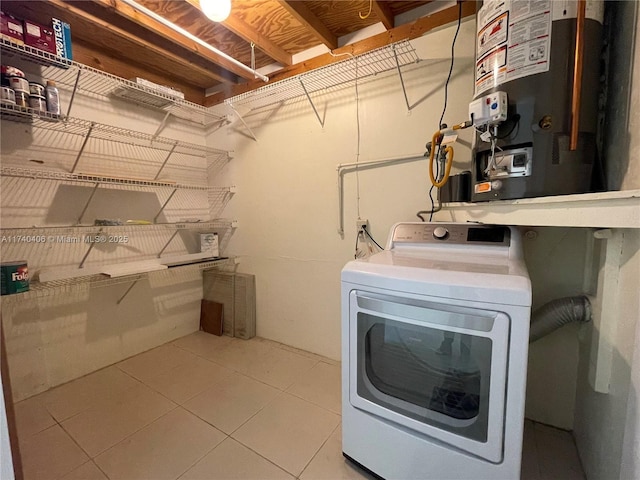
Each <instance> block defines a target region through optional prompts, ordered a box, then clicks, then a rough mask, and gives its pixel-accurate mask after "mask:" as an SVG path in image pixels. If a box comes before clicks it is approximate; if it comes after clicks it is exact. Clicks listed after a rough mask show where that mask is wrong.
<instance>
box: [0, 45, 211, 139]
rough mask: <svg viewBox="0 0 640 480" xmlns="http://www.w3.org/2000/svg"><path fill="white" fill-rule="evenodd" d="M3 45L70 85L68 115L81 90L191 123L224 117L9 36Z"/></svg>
mask: <svg viewBox="0 0 640 480" xmlns="http://www.w3.org/2000/svg"><path fill="white" fill-rule="evenodd" d="M0 48H1V50H2V53H3V54H5V55H7V56H17V57H19V58H23V59H25V60H27V61H29V62H33V63H37V64H38V65H42V66H43V67H45V70H44V71H43V72H42V73H43V76H45V77H46V78H48V79H51V80H55V81H56V83H58V84H59V85H62V86H64V87H66V88H69V89H70V90H71V91H72V92H73V93H72V97H71V101H70V102H69V107H68V111H67V115H69V113H70V111H71V105H72V103H73V97H74V96H75V93H76V92H78V91H81V92H84V93H90V94H94V95H98V96H102V97H107V98H108V97H112V96H113V97H120V98H124V99H125V100H128V101H132V102H136V103H138V104H141V105H144V106H146V107H150V108H153V109H156V110H160V111H164V112H168V113H170V114H171V115H173V116H175V117H177V118H181V119H183V120H187V121H189V122H192V123H196V124H198V125H201V126H204V127H207V126H209V125H211V124H213V123H216V122H219V121H220V120H223V117H222V116H220V115H218V114H215V113H213V112H212V111H211V109H208V108H206V107H203V106H202V105H198V104H196V103H192V102H189V101H187V100H183V99H182V98H180V97H178V96H175V95H171V94H170V93H165V92H163V91H161V90H157V89H155V88H150V87H147V86H145V85H141V84H139V83H137V82H134V81H131V80H126V79H124V78H120V77H118V76H116V75H112V74H110V73H107V72H103V71H100V70H97V69H95V68H92V67H89V66H87V65H83V64H81V63H78V62H74V61H72V60H67V59H65V58H62V57H58V56H57V55H53V54H51V53H48V52H44V51H42V50H39V49H37V48H32V47H29V46H27V45H18V44H16V43H14V42H12V41H10V40H8V39H5V38H0Z"/></svg>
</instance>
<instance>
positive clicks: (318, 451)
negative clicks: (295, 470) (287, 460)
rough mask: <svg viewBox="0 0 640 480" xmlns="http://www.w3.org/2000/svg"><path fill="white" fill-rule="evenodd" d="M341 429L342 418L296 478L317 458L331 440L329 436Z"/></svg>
mask: <svg viewBox="0 0 640 480" xmlns="http://www.w3.org/2000/svg"><path fill="white" fill-rule="evenodd" d="M341 427H342V417H340V421H339V422H338V425H336V427H335V428H334V429H333V430H331V433H330V434H329V436H328V437H327V438H326V439H325V440H324V442H322V445H320V448H318V450H317V451H316V453H314V454H313V455H312V456H311V459H310V460H309V461H308V462H307V464H306V465H305V466H304V468H303V469H302V471H301V472H300V475H298V477H297V478H300V477H301V476H302V474H303V473H304V471H305V470H306V469H307V468H308V467H309V465H311V462H313V459H314V458H316V457H317V456H318V454H319V453H320V450H322V448H323V447H324V446H325V445H326V444H327V442H328V441H329V439H330V438H331V436H332V435H333V434H334V433H335V432H336V430H338V428H341Z"/></svg>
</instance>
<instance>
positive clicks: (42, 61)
mask: <svg viewBox="0 0 640 480" xmlns="http://www.w3.org/2000/svg"><path fill="white" fill-rule="evenodd" d="M0 47H1V48H2V53H3V54H6V55H8V56H17V57H19V58H22V59H23V60H27V61H29V62H33V63H37V64H38V65H43V66H45V67H56V68H69V67H71V65H72V64H73V62H72V61H71V60H68V59H66V58H62V57H59V56H57V55H54V54H53V53H49V52H45V51H44V50H40V49H38V48H33V47H30V46H29V45H18V44H17V43H14V42H12V41H10V40H8V39H6V38H0Z"/></svg>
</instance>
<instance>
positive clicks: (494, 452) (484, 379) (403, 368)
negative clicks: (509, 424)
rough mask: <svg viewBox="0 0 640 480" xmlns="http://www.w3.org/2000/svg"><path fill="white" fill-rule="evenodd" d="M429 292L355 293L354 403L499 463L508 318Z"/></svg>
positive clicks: (352, 306) (352, 333) (352, 337)
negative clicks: (430, 297) (403, 294)
mask: <svg viewBox="0 0 640 480" xmlns="http://www.w3.org/2000/svg"><path fill="white" fill-rule="evenodd" d="M425 298H426V297H423V298H415V297H394V296H388V295H380V294H376V293H372V292H363V291H352V292H351V294H350V319H349V323H350V325H349V342H350V348H349V351H350V359H349V362H350V364H349V384H350V385H349V388H350V391H349V399H350V402H351V404H352V405H353V406H354V407H356V408H360V409H362V410H365V411H368V412H371V413H373V414H376V415H378V416H380V417H382V418H385V419H387V420H390V421H393V422H396V423H398V424H399V425H402V426H404V427H407V428H410V429H412V430H414V431H415V432H417V433H420V434H424V435H428V436H430V437H433V438H437V439H439V440H441V441H443V442H446V443H449V444H451V445H453V446H455V447H456V448H459V449H462V450H465V451H468V452H470V453H473V454H475V455H478V456H481V457H483V458H486V459H487V460H489V461H492V462H496V463H499V462H500V461H501V460H502V452H503V429H504V407H505V405H504V402H505V391H506V372H507V353H508V338H509V317H508V316H507V315H505V314H504V313H501V312H497V311H491V310H481V309H476V308H469V307H460V306H455V305H449V304H444V303H438V302H434V301H429V300H426V299H425ZM440 301H441V299H440Z"/></svg>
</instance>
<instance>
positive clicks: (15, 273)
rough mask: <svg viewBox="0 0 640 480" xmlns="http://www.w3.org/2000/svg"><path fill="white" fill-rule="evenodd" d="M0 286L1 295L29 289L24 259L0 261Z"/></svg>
mask: <svg viewBox="0 0 640 480" xmlns="http://www.w3.org/2000/svg"><path fill="white" fill-rule="evenodd" d="M0 287H1V290H2V295H12V294H14V293H22V292H28V291H29V270H28V269H27V262H26V260H18V261H17V262H2V263H0Z"/></svg>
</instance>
